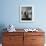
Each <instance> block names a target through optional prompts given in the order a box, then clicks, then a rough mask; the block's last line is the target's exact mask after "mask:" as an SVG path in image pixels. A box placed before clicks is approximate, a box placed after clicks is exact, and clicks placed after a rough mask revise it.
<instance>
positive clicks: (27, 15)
mask: <svg viewBox="0 0 46 46" xmlns="http://www.w3.org/2000/svg"><path fill="white" fill-rule="evenodd" d="M32 21H34V7H33V6H32V5H21V6H20V22H32Z"/></svg>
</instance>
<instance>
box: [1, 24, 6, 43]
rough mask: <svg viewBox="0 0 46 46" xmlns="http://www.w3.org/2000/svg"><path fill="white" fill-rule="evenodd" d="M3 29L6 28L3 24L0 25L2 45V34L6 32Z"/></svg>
mask: <svg viewBox="0 0 46 46" xmlns="http://www.w3.org/2000/svg"><path fill="white" fill-rule="evenodd" d="M4 28H6V26H5V25H4V24H0V43H2V36H3V32H5V31H6V30H4Z"/></svg>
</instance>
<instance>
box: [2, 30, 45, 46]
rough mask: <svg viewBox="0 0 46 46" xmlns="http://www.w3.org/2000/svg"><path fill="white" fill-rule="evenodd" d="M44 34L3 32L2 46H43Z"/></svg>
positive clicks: (19, 31) (20, 31) (18, 31)
mask: <svg viewBox="0 0 46 46" xmlns="http://www.w3.org/2000/svg"><path fill="white" fill-rule="evenodd" d="M44 34H45V33H44V32H24V31H23V30H17V32H3V42H2V45H3V46H44V36H45V35H44Z"/></svg>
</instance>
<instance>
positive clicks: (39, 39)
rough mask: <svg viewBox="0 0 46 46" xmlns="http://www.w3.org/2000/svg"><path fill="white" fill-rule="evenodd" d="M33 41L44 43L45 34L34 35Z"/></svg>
mask: <svg viewBox="0 0 46 46" xmlns="http://www.w3.org/2000/svg"><path fill="white" fill-rule="evenodd" d="M32 43H33V44H43V43H44V36H32Z"/></svg>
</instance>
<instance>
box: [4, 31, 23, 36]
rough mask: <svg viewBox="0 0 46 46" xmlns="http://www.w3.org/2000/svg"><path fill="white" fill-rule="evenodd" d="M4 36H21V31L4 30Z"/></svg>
mask: <svg viewBox="0 0 46 46" xmlns="http://www.w3.org/2000/svg"><path fill="white" fill-rule="evenodd" d="M3 35H4V36H23V32H4V33H3Z"/></svg>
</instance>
